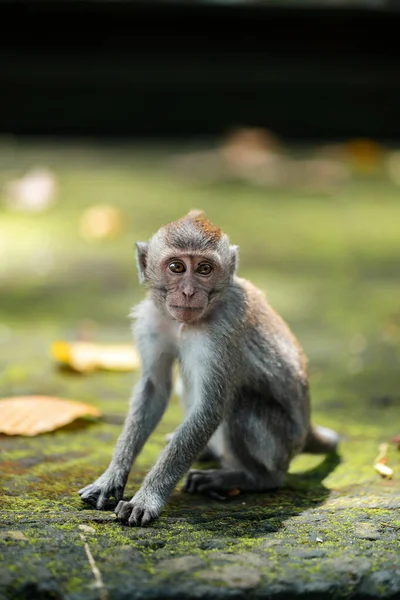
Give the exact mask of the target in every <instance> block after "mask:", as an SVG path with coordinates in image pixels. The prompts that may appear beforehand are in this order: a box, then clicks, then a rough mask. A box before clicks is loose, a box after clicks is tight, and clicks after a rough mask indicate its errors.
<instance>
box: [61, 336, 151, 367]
mask: <svg viewBox="0 0 400 600" xmlns="http://www.w3.org/2000/svg"><path fill="white" fill-rule="evenodd" d="M51 353H52V356H53V358H55V359H56V360H57V361H58V362H60V363H62V364H65V365H68V366H69V367H71V368H72V369H74V370H75V371H79V372H81V373H87V372H91V371H96V370H97V369H105V370H109V371H135V370H136V369H138V368H139V366H140V359H139V355H138V353H137V352H136V350H135V348H134V347H133V346H131V345H130V344H95V343H92V342H81V341H79V342H71V343H68V342H64V341H57V342H54V343H53V345H52V347H51Z"/></svg>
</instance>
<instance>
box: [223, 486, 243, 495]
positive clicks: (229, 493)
mask: <svg viewBox="0 0 400 600" xmlns="http://www.w3.org/2000/svg"><path fill="white" fill-rule="evenodd" d="M239 494H240V490H239V488H234V489H233V490H229V492H227V494H226V495H227V496H239Z"/></svg>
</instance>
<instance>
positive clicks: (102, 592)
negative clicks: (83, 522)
mask: <svg viewBox="0 0 400 600" xmlns="http://www.w3.org/2000/svg"><path fill="white" fill-rule="evenodd" d="M79 536H80V538H81V540H82V541H83V547H84V548H85V552H86V556H87V558H88V561H89V565H90V568H91V569H92V573H93V577H94V580H95V587H96V588H97V589H98V590H99V596H100V600H108V593H107V590H106V588H105V587H104V583H103V578H102V576H101V573H100V569H99V568H98V566H97V565H96V561H95V560H94V558H93V554H92V552H91V550H90V548H89V544H88V542H87V540H86V537H85V535H84V534H83V533H82V532H81V531H80V532H79Z"/></svg>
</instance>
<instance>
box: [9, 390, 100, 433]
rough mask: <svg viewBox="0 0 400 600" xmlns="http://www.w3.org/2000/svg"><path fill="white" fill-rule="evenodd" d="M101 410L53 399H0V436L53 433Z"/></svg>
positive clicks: (35, 397) (27, 397)
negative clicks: (1, 434)
mask: <svg viewBox="0 0 400 600" xmlns="http://www.w3.org/2000/svg"><path fill="white" fill-rule="evenodd" d="M101 414H102V413H101V411H100V410H99V409H98V408H96V407H95V406H93V405H91V404H86V403H84V402H78V401H76V400H68V399H63V398H56V397H52V396H17V397H15V398H3V399H0V433H5V434H6V435H23V436H35V435H38V434H40V433H45V432H49V431H54V430H55V429H58V428H59V427H63V426H64V425H67V424H69V423H71V422H72V421H75V419H78V418H81V417H85V416H92V417H100V416H101Z"/></svg>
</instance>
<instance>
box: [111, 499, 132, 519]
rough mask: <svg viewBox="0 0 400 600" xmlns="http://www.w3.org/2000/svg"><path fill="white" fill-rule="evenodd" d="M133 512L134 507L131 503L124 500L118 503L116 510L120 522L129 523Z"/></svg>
mask: <svg viewBox="0 0 400 600" xmlns="http://www.w3.org/2000/svg"><path fill="white" fill-rule="evenodd" d="M131 512H132V505H131V504H129V502H124V500H120V501H119V502H118V506H117V508H116V509H115V513H116V515H117V517H118V519H119V520H120V521H127V520H128V519H129V517H130V514H131Z"/></svg>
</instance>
